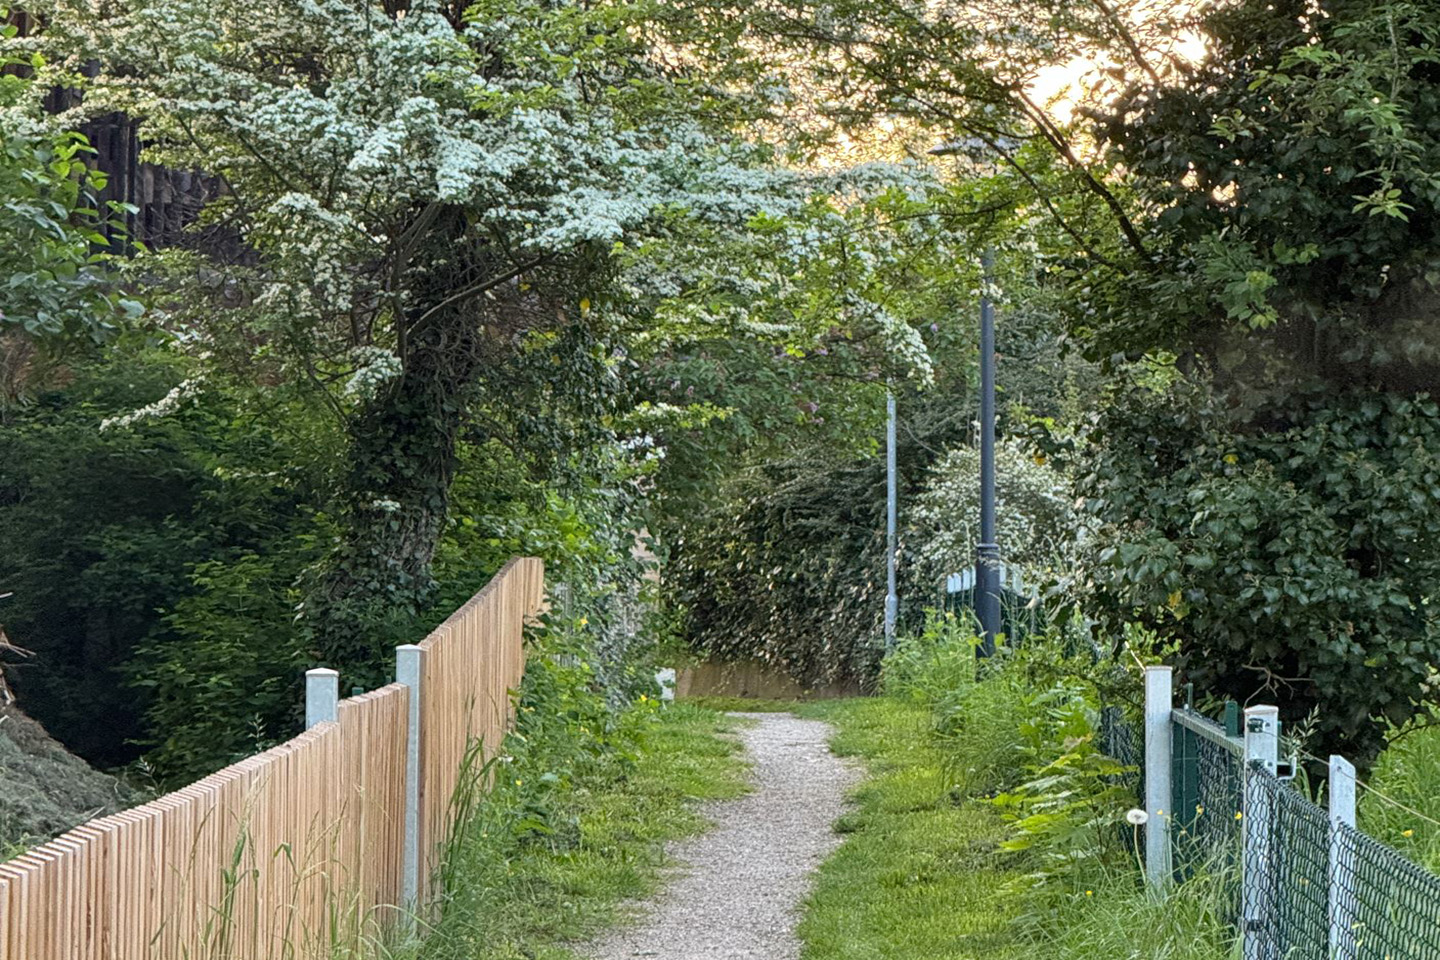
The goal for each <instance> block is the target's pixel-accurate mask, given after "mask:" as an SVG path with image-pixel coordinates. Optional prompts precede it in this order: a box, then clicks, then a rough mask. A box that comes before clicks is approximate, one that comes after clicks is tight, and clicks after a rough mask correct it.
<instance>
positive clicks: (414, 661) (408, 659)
mask: <svg viewBox="0 0 1440 960" xmlns="http://www.w3.org/2000/svg"><path fill="white" fill-rule="evenodd" d="M424 668H425V651H424V649H423V648H421V647H419V646H417V645H416V644H413V643H407V644H404V645H403V646H399V647H396V648H395V682H396V683H403V684H404V685H405V686H407V687H409V688H410V722H409V723H408V724H407V730H408V731H409V733H408V736H407V737H406V741H405V830H404V834H403V837H404V839H403V840H402V847H401V853H400V900H401V903H402V904H404V906H405V909H406V910H407V911H408V913H409V915H410V916H412V917H413V916H414V915H415V913H416V912H417V911H418V910H419V897H420V734H421V730H420V699H421V697H423V696H424V689H423V688H422V686H421V678H422V677H423V676H424Z"/></svg>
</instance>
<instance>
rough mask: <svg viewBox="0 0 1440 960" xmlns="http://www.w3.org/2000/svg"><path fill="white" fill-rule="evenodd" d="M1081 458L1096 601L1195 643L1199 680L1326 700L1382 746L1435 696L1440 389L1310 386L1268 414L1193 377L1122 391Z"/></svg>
mask: <svg viewBox="0 0 1440 960" xmlns="http://www.w3.org/2000/svg"><path fill="white" fill-rule="evenodd" d="M1089 439H1090V442H1091V444H1092V446H1091V447H1090V453H1089V454H1088V455H1087V456H1086V457H1085V458H1084V459H1083V466H1081V467H1080V468H1079V469H1078V477H1079V484H1080V487H1081V491H1082V493H1083V494H1084V496H1085V510H1086V513H1087V515H1088V516H1089V517H1090V518H1091V522H1092V523H1093V524H1094V539H1093V541H1092V549H1093V551H1094V552H1093V554H1092V556H1091V559H1090V560H1089V561H1087V563H1086V565H1085V566H1084V568H1083V569H1082V571H1081V572H1080V573H1079V574H1078V577H1079V578H1080V579H1081V580H1082V581H1084V580H1088V581H1089V582H1091V583H1092V584H1093V585H1094V598H1093V600H1092V601H1091V603H1092V604H1093V612H1094V613H1096V614H1100V615H1101V616H1102V618H1103V620H1104V622H1105V623H1107V624H1109V625H1112V626H1113V625H1115V624H1117V623H1118V622H1120V621H1121V620H1123V619H1125V618H1128V617H1134V616H1138V617H1139V618H1140V619H1141V620H1142V621H1143V622H1144V623H1145V624H1146V625H1147V626H1149V627H1150V628H1152V629H1154V630H1155V631H1156V633H1157V634H1159V635H1160V636H1161V637H1162V638H1166V639H1173V640H1175V641H1178V643H1179V663H1180V665H1181V666H1182V667H1183V669H1184V671H1185V673H1186V676H1187V678H1188V679H1190V680H1193V681H1194V682H1195V684H1196V687H1197V689H1202V690H1207V691H1211V692H1214V693H1216V694H1217V695H1218V694H1224V695H1227V696H1230V697H1232V698H1234V699H1236V700H1239V701H1240V702H1253V701H1254V700H1255V699H1256V698H1257V697H1262V698H1264V699H1265V700H1268V701H1274V702H1278V703H1279V704H1280V705H1281V710H1282V716H1283V717H1284V718H1285V719H1286V720H1287V721H1290V722H1296V721H1299V720H1301V719H1303V718H1304V717H1306V716H1307V715H1308V714H1310V713H1311V711H1312V710H1313V711H1316V712H1317V714H1318V718H1319V734H1320V744H1321V746H1322V747H1323V748H1324V750H1327V751H1329V752H1343V753H1346V754H1347V755H1351V756H1356V757H1359V758H1362V759H1364V758H1372V757H1374V756H1375V754H1376V753H1377V752H1378V751H1379V749H1380V747H1381V745H1382V743H1383V733H1384V729H1385V727H1384V722H1385V721H1388V722H1390V723H1395V724H1403V723H1404V722H1406V721H1407V720H1409V719H1410V718H1411V717H1412V716H1414V715H1415V714H1416V713H1417V711H1421V710H1423V709H1424V708H1423V707H1422V703H1423V702H1424V700H1425V698H1426V687H1425V684H1426V682H1427V680H1428V678H1429V676H1430V670H1431V667H1430V664H1432V663H1433V662H1435V659H1436V657H1437V655H1440V636H1437V633H1436V626H1435V622H1434V617H1433V615H1432V613H1431V612H1430V603H1431V600H1430V598H1431V592H1432V584H1433V583H1434V582H1435V578H1436V576H1437V573H1440V567H1437V564H1440V552H1437V550H1436V542H1435V539H1434V536H1433V535H1432V532H1431V531H1433V530H1434V529H1435V527H1436V524H1437V522H1440V515H1437V512H1436V507H1435V504H1436V502H1437V501H1436V499H1435V496H1434V495H1435V494H1436V493H1440V488H1437V487H1436V480H1437V477H1440V472H1437V464H1436V456H1437V454H1436V451H1437V450H1440V407H1437V406H1436V404H1435V403H1434V401H1431V400H1429V399H1425V398H1420V399H1414V400H1411V399H1407V398H1404V397H1399V396H1395V395H1393V394H1385V393H1379V392H1368V391H1353V392H1350V393H1347V394H1343V395H1340V396H1333V395H1327V394H1323V393H1317V394H1312V395H1310V396H1308V397H1303V398H1301V397H1297V398H1295V400H1294V402H1293V403H1292V404H1291V405H1290V406H1288V407H1286V408H1284V409H1283V410H1281V409H1276V408H1272V409H1271V410H1269V411H1267V419H1266V421H1265V422H1264V423H1261V424H1257V423H1255V422H1253V421H1248V422H1247V421H1246V420H1244V419H1241V418H1240V417H1238V416H1236V414H1235V413H1234V412H1233V411H1228V410H1225V409H1223V408H1220V407H1219V401H1216V400H1215V399H1213V398H1211V397H1208V396H1207V395H1206V394H1205V392H1203V391H1201V390H1197V389H1195V388H1193V387H1191V386H1189V385H1187V384H1185V383H1177V384H1176V385H1175V386H1174V387H1172V388H1171V389H1170V390H1168V391H1166V392H1163V393H1153V392H1151V391H1149V390H1147V389H1145V388H1136V389H1133V390H1131V391H1128V392H1126V393H1124V394H1122V395H1121V396H1119V397H1117V398H1116V403H1115V404H1114V405H1113V406H1112V407H1111V409H1110V411H1109V412H1107V413H1106V414H1105V415H1104V416H1102V417H1101V419H1100V420H1099V422H1098V424H1097V426H1096V429H1095V430H1094V431H1093V432H1092V434H1091V435H1090V438H1089Z"/></svg>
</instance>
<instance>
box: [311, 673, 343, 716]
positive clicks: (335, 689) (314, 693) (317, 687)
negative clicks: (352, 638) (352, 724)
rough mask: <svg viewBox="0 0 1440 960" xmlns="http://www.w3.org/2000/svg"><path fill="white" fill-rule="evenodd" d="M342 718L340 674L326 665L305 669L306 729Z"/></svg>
mask: <svg viewBox="0 0 1440 960" xmlns="http://www.w3.org/2000/svg"><path fill="white" fill-rule="evenodd" d="M339 719H340V674H339V673H338V672H336V671H334V670H328V669H326V668H325V667H316V668H315V669H314V670H306V671H305V729H306V730H309V729H310V728H311V727H313V726H316V725H318V724H322V723H335V722H336V721H337V720H339Z"/></svg>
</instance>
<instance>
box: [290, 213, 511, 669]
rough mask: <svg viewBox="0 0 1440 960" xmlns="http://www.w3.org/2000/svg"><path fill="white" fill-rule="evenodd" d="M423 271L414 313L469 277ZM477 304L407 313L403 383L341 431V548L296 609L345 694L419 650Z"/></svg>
mask: <svg viewBox="0 0 1440 960" xmlns="http://www.w3.org/2000/svg"><path fill="white" fill-rule="evenodd" d="M453 229H454V226H453V225H450V226H449V228H446V227H441V228H440V229H437V230H436V231H435V238H436V240H437V241H442V242H447V241H448V242H449V243H451V244H455V243H456V238H455V237H453V236H451V232H452V231H453ZM460 229H462V230H463V221H462V224H461V226H460ZM437 245H438V244H437ZM427 252H428V251H427ZM431 262H432V263H434V264H438V266H437V267H436V268H435V269H434V270H433V273H431V274H430V275H429V276H427V277H426V278H424V280H423V281H422V282H421V283H420V284H417V285H419V286H425V287H431V289H423V290H417V291H415V292H416V293H418V294H420V295H419V296H416V298H415V299H416V300H417V301H418V302H419V303H421V304H438V303H441V302H443V301H444V299H445V298H446V297H447V296H449V295H450V293H451V292H452V291H453V289H454V287H455V284H456V282H461V277H459V276H457V275H458V274H460V273H462V272H468V271H460V270H458V269H454V268H453V267H452V268H451V269H445V267H446V266H448V265H447V264H445V261H444V260H442V259H441V258H440V257H437V258H435V260H434V261H431ZM426 281H428V282H426ZM476 304H477V301H474V300H472V301H469V302H468V303H466V302H461V303H457V304H455V305H452V306H445V307H442V308H441V309H439V310H438V311H436V312H435V313H433V314H431V315H430V316H428V317H426V318H425V319H424V320H420V319H418V318H421V317H425V315H426V310H425V309H424V308H419V309H416V310H414V311H413V313H412V316H411V317H410V318H409V319H408V320H407V325H408V326H409V328H410V335H409V337H408V340H407V343H406V349H405V352H404V356H403V357H402V371H401V373H400V375H399V376H398V377H397V378H396V379H395V380H394V381H392V382H391V383H390V384H388V385H387V387H386V388H384V389H383V390H382V391H381V392H380V393H379V394H378V395H377V396H375V397H374V398H373V399H372V400H370V401H368V402H367V403H366V404H365V405H364V407H363V408H362V410H361V411H360V413H359V414H358V415H357V416H356V417H355V418H354V420H353V421H352V423H351V424H350V428H349V433H350V444H349V446H350V454H349V455H350V470H349V474H348V476H347V478H346V481H345V489H344V493H343V498H344V499H343V509H344V514H343V518H342V531H341V534H340V540H339V542H338V543H337V544H336V546H335V548H334V550H333V551H332V552H331V553H330V555H329V556H328V557H327V558H326V559H325V560H324V561H322V563H321V564H320V565H319V567H318V568H317V569H316V570H315V571H314V572H313V573H312V576H311V578H310V582H309V583H308V584H307V585H306V586H307V588H306V590H305V591H304V592H305V601H304V608H303V611H302V613H303V617H304V619H305V620H306V621H308V623H309V625H310V632H311V638H312V640H311V650H310V652H311V654H312V656H313V657H314V658H315V660H316V662H317V663H321V664H324V665H325V666H328V667H332V668H334V669H338V670H341V671H342V672H344V673H345V674H346V677H345V680H344V682H345V683H346V684H347V685H348V684H351V683H354V684H359V685H362V686H367V687H368V686H373V685H378V684H382V683H384V682H386V680H387V678H388V677H389V675H390V671H391V669H392V666H393V657H394V654H393V651H392V648H393V647H394V646H395V645H396V644H399V643H413V642H416V640H417V639H418V631H419V630H420V629H421V628H422V625H421V618H422V616H423V614H424V613H425V612H426V610H427V608H428V605H429V602H430V600H431V598H432V596H433V592H434V579H433V576H432V573H431V563H432V561H433V559H434V556H435V550H436V547H437V546H438V544H439V542H440V538H441V536H442V535H443V534H444V530H445V522H446V518H447V516H448V510H449V502H450V486H451V483H452V482H453V480H454V478H455V470H456V440H457V437H458V435H459V432H460V429H461V427H462V425H463V423H464V420H465V416H466V410H467V406H468V401H469V399H470V398H469V396H468V395H469V394H470V392H471V391H473V389H474V383H475V380H476V379H477V373H478V371H479V368H480V364H481V362H482V359H481V338H482V336H483V334H482V332H481V331H482V325H481V319H482V317H481V310H480V309H479V308H478V306H477V305H476Z"/></svg>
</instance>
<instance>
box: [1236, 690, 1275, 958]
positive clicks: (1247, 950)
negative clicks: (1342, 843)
mask: <svg viewBox="0 0 1440 960" xmlns="http://www.w3.org/2000/svg"><path fill="white" fill-rule="evenodd" d="M1279 760H1280V709H1279V708H1278V707H1273V706H1269V705H1262V706H1257V707H1246V708H1245V811H1244V812H1245V817H1244V821H1245V822H1244V828H1243V830H1242V833H1243V835H1244V848H1243V856H1242V857H1241V869H1242V871H1243V873H1242V875H1241V884H1240V919H1241V939H1242V941H1243V957H1244V960H1280V950H1279V944H1278V943H1277V942H1276V925H1275V886H1274V885H1275V873H1274V865H1273V863H1272V862H1271V854H1272V850H1271V833H1272V822H1271V821H1272V820H1273V818H1274V816H1275V810H1274V807H1275V799H1274V795H1273V791H1272V789H1271V788H1270V786H1269V784H1268V783H1267V782H1266V780H1265V775H1269V776H1270V777H1271V778H1273V777H1274V776H1275V771H1276V767H1277V765H1278V764H1279Z"/></svg>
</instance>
